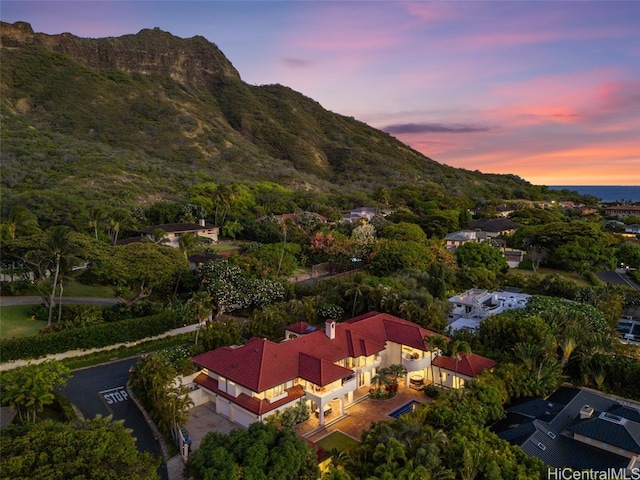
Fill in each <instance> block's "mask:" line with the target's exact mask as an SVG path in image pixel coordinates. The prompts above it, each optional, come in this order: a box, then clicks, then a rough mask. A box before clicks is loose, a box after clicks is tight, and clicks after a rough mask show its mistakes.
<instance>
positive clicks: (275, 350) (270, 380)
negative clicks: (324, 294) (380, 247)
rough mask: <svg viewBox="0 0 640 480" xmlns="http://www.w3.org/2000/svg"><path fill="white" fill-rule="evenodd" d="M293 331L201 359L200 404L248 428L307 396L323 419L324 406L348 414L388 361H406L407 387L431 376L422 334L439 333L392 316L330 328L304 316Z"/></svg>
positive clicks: (197, 361)
mask: <svg viewBox="0 0 640 480" xmlns="http://www.w3.org/2000/svg"><path fill="white" fill-rule="evenodd" d="M286 331H287V334H286V337H287V338H286V339H285V340H284V341H282V342H280V343H275V342H272V341H270V340H266V339H262V338H252V339H250V340H249V341H248V342H247V343H246V344H245V345H243V346H234V347H223V348H218V349H216V350H212V351H210V352H207V353H204V354H202V355H198V356H197V357H194V358H193V359H192V360H193V362H194V363H195V364H196V365H197V366H198V367H200V368H201V370H200V372H198V373H197V374H195V375H194V378H193V382H194V383H195V384H196V385H197V386H198V388H197V389H194V390H193V392H192V393H191V397H192V399H193V400H194V404H195V405H200V404H202V403H205V402H208V401H211V402H213V403H214V404H215V408H216V412H217V413H219V414H222V415H224V416H225V417H227V418H229V419H230V420H231V421H233V422H236V423H238V424H240V425H244V426H248V425H249V424H251V423H253V422H256V421H264V420H265V419H266V418H267V417H269V416H270V415H273V414H275V413H276V412H277V411H281V410H284V409H286V408H288V407H291V406H293V405H295V404H296V402H299V401H303V402H305V403H306V404H307V405H308V406H309V407H310V408H311V410H312V411H315V412H317V413H316V414H317V415H318V417H319V420H320V425H324V423H325V412H331V414H332V415H333V414H335V413H336V412H337V413H339V414H344V409H345V407H346V406H348V405H350V404H352V403H353V402H354V401H355V400H357V399H358V398H360V397H362V396H364V395H367V394H368V391H369V388H370V386H371V384H372V378H374V377H375V376H376V374H377V372H378V370H379V369H380V368H382V367H387V366H389V365H393V364H401V365H403V366H404V367H405V368H406V369H407V375H406V377H405V385H408V384H409V382H408V381H407V380H408V379H409V378H411V380H412V381H414V379H416V380H420V379H422V380H424V379H430V371H431V369H430V366H431V359H432V352H430V351H429V350H428V348H427V347H426V346H425V342H424V341H423V339H424V337H425V336H427V337H428V336H431V335H434V333H433V332H431V331H429V330H425V329H424V328H422V327H420V326H419V325H416V324H415V323H412V322H409V321H407V320H403V319H401V318H398V317H395V316H393V315H388V314H385V313H377V312H371V313H367V314H364V315H361V316H359V317H355V318H352V319H350V320H347V321H345V322H343V323H336V322H335V321H332V320H328V321H327V322H326V325H325V328H324V329H321V328H320V329H318V328H315V327H313V326H312V325H309V324H307V323H305V322H298V323H296V324H294V325H291V326H289V327H287V330H286ZM433 353H434V354H437V353H439V352H433Z"/></svg>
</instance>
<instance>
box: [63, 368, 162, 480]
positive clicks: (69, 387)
mask: <svg viewBox="0 0 640 480" xmlns="http://www.w3.org/2000/svg"><path fill="white" fill-rule="evenodd" d="M136 361H137V359H128V360H120V361H118V362H113V363H109V364H105V365H99V366H97V367H91V368H85V369H81V370H75V371H74V372H73V377H72V378H71V379H70V380H69V381H68V382H67V384H66V385H65V387H64V389H63V390H62V393H63V394H64V396H65V397H67V398H68V399H69V401H71V402H72V403H73V404H75V405H76V406H77V407H78V408H79V409H80V411H81V412H82V414H83V415H84V416H85V418H94V417H95V416H96V415H102V416H107V415H113V418H114V419H117V420H124V425H125V427H127V428H130V429H131V430H133V432H132V434H133V436H134V437H135V438H136V443H137V446H138V450H140V451H144V452H149V453H151V455H153V456H154V457H161V456H162V454H161V452H160V446H159V444H158V441H157V440H156V438H155V437H154V435H153V433H152V431H151V429H150V428H149V425H148V424H147V422H146V421H145V419H144V417H143V415H142V413H141V412H140V410H138V408H137V407H136V405H135V403H134V402H133V401H132V400H131V399H130V398H129V397H128V395H127V392H126V389H125V384H126V383H127V380H128V378H129V368H130V367H131V365H132V364H134V363H135V362H136ZM158 474H159V475H160V478H162V479H163V480H167V479H168V474H167V468H166V465H165V464H162V465H161V466H160V468H159V469H158Z"/></svg>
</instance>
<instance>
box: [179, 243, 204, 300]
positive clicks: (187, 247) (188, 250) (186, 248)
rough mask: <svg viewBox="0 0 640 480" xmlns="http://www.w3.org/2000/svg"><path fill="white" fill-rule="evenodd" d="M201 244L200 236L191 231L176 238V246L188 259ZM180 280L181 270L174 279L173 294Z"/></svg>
mask: <svg viewBox="0 0 640 480" xmlns="http://www.w3.org/2000/svg"><path fill="white" fill-rule="evenodd" d="M200 246H202V238H201V237H199V236H198V235H196V234H195V233H193V232H187V233H185V234H184V235H181V236H180V238H178V248H179V249H180V251H181V252H182V254H183V255H184V258H186V259H187V260H189V257H190V256H191V255H193V253H194V252H195V251H197V250H198V248H200ZM181 280H182V270H181V271H180V272H178V279H177V280H176V288H175V289H174V291H173V294H174V295H177V294H178V287H179V286H180V281H181Z"/></svg>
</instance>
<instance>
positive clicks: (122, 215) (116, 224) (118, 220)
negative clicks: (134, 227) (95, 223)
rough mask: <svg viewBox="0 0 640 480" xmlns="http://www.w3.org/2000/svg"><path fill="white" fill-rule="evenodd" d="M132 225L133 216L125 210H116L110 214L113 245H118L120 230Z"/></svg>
mask: <svg viewBox="0 0 640 480" xmlns="http://www.w3.org/2000/svg"><path fill="white" fill-rule="evenodd" d="M131 223H132V218H131V215H130V214H129V212H128V211H126V210H125V209H124V208H116V209H114V210H112V211H111V212H110V213H109V224H110V225H111V238H112V241H113V245H115V244H116V243H118V235H119V234H120V230H121V229H122V228H126V227H128V226H130V225H131Z"/></svg>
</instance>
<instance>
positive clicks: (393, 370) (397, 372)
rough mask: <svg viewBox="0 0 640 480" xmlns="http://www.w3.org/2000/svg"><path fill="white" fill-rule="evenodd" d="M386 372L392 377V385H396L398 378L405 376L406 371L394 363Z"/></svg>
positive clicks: (402, 366)
mask: <svg viewBox="0 0 640 480" xmlns="http://www.w3.org/2000/svg"><path fill="white" fill-rule="evenodd" d="M386 371H387V373H388V374H389V375H391V376H392V377H393V383H394V384H395V385H397V384H398V379H399V378H400V377H403V376H405V375H406V374H407V369H406V368H405V367H404V365H401V364H399V363H394V364H393V365H389V367H388V368H387V369H386Z"/></svg>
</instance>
